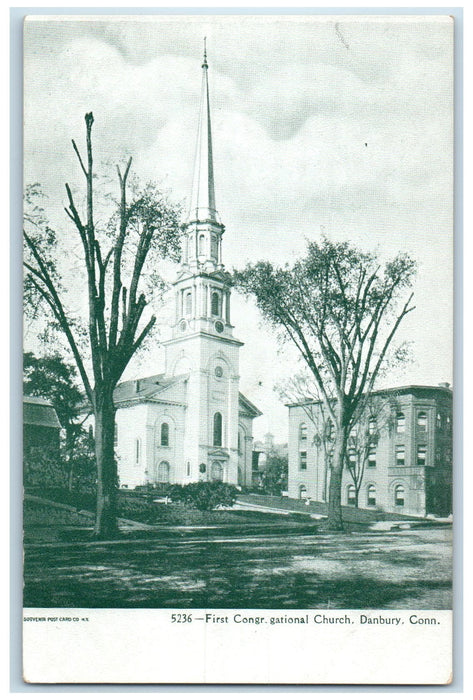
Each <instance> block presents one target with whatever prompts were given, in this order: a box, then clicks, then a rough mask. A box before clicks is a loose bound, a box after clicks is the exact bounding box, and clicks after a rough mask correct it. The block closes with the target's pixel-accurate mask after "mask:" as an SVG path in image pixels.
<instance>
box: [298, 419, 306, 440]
mask: <svg viewBox="0 0 473 700" xmlns="http://www.w3.org/2000/svg"><path fill="white" fill-rule="evenodd" d="M299 440H301V441H304V440H307V425H306V424H305V423H301V424H300V426H299Z"/></svg>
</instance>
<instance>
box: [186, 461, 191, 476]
mask: <svg viewBox="0 0 473 700" xmlns="http://www.w3.org/2000/svg"><path fill="white" fill-rule="evenodd" d="M186 475H187V476H190V475H191V463H190V462H187V466H186Z"/></svg>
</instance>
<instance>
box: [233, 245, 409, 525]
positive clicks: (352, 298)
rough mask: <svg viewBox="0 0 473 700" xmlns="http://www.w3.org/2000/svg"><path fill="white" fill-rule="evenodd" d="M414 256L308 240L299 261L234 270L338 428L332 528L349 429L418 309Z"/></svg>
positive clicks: (332, 480) (238, 282) (330, 514)
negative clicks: (297, 357) (384, 259)
mask: <svg viewBox="0 0 473 700" xmlns="http://www.w3.org/2000/svg"><path fill="white" fill-rule="evenodd" d="M414 272H415V263H414V261H413V260H412V259H411V258H410V257H409V256H407V255H398V256H397V257H396V258H395V259H394V260H392V261H390V262H388V263H387V264H386V265H385V266H384V269H381V265H380V263H379V262H378V260H377V258H376V256H375V255H374V254H370V253H366V252H363V251H361V250H359V249H358V248H356V247H354V246H352V245H351V244H349V243H346V242H343V243H334V242H331V241H329V240H328V239H323V240H322V242H321V243H320V244H319V243H315V242H312V243H309V244H308V251H307V255H306V256H305V257H304V258H302V259H301V260H299V261H297V262H296V263H295V264H294V265H293V266H292V267H290V266H289V265H286V266H285V267H282V268H277V267H274V266H273V265H272V264H271V263H269V262H258V263H256V264H250V265H248V266H247V267H246V268H245V269H244V270H242V271H240V272H235V273H234V282H235V285H236V286H237V288H238V289H239V290H240V291H242V292H243V293H246V294H250V295H253V296H254V298H255V299H256V303H257V305H258V307H259V309H260V310H261V312H262V314H263V316H264V317H265V318H266V319H267V320H268V321H269V322H270V323H271V324H272V325H273V326H274V327H275V328H276V329H278V330H280V331H282V334H283V336H284V337H285V338H286V339H288V340H290V341H291V342H292V343H293V344H294V345H295V346H296V348H297V349H298V351H299V352H300V354H301V356H302V358H303V359H304V361H305V363H306V364H307V367H308V368H309V370H310V372H311V373H312V375H313V377H314V380H315V382H316V384H317V388H318V391H319V392H320V397H321V401H322V402H323V405H324V407H325V410H326V413H327V415H328V416H329V417H330V419H331V420H332V422H333V425H334V428H335V442H334V453H333V463H332V470H331V478H330V487H329V508H328V527H329V528H330V529H333V530H340V529H342V528H343V522H342V511H341V482H342V472H343V466H344V463H345V459H346V452H347V442H348V436H349V433H350V430H351V428H352V426H353V425H355V424H356V422H357V421H358V419H359V416H361V415H362V414H363V412H364V408H365V403H366V401H367V397H368V396H369V395H370V394H371V392H372V390H373V387H374V384H375V381H376V378H377V377H378V375H379V372H380V370H381V368H382V367H383V364H384V363H385V361H386V357H387V353H388V351H389V349H390V347H391V344H392V341H393V338H394V336H395V335H396V332H397V330H398V328H399V326H400V324H401V322H402V320H403V319H404V318H405V316H406V315H407V314H408V313H410V312H411V311H412V310H413V308H414V307H413V306H411V300H412V294H409V295H408V297H407V299H406V300H405V301H404V303H401V305H400V307H399V308H398V307H397V303H398V301H399V296H400V294H401V293H402V292H403V291H404V290H405V289H406V288H407V287H409V286H410V284H411V281H412V277H413V274H414Z"/></svg>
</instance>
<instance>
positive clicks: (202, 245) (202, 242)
mask: <svg viewBox="0 0 473 700" xmlns="http://www.w3.org/2000/svg"><path fill="white" fill-rule="evenodd" d="M199 255H205V235H204V234H203V233H201V234H200V236H199Z"/></svg>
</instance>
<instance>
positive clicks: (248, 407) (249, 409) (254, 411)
mask: <svg viewBox="0 0 473 700" xmlns="http://www.w3.org/2000/svg"><path fill="white" fill-rule="evenodd" d="M238 399H239V404H240V408H242V409H243V411H244V412H245V413H246V415H248V416H250V417H251V418H257V417H258V416H262V415H263V414H262V412H261V411H260V410H259V408H256V406H255V405H254V403H251V401H250V400H249V399H247V398H246V396H244V395H243V394H242V393H241V392H239V394H238Z"/></svg>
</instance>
